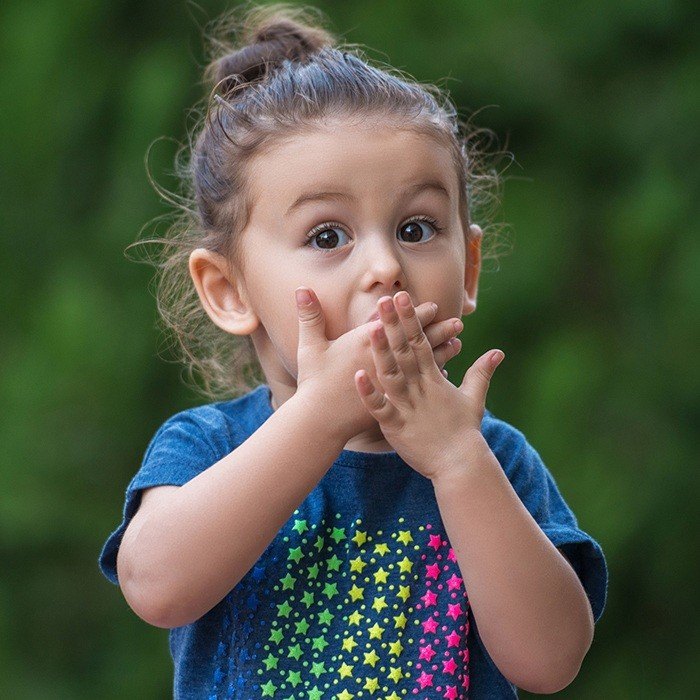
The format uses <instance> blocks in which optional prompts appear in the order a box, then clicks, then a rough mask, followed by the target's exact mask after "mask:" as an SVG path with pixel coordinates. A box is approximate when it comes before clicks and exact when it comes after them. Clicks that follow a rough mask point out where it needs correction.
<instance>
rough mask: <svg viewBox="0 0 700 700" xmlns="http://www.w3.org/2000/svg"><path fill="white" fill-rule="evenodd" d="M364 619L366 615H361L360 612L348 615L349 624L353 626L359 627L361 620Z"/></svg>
mask: <svg viewBox="0 0 700 700" xmlns="http://www.w3.org/2000/svg"><path fill="white" fill-rule="evenodd" d="M363 617H364V615H362V614H360V613H359V612H357V610H355V612H354V613H350V615H348V623H349V624H351V625H358V626H359V624H360V620H361V619H362V618H363Z"/></svg>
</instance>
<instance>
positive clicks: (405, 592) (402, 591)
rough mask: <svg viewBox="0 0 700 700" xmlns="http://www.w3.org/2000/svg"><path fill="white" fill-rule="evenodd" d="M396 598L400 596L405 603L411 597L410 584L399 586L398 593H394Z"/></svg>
mask: <svg viewBox="0 0 700 700" xmlns="http://www.w3.org/2000/svg"><path fill="white" fill-rule="evenodd" d="M396 597H397V598H401V600H403V602H404V603H405V602H406V601H407V600H408V598H410V597H411V587H410V586H399V593H397V594H396Z"/></svg>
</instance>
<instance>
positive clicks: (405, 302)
mask: <svg viewBox="0 0 700 700" xmlns="http://www.w3.org/2000/svg"><path fill="white" fill-rule="evenodd" d="M397 296H398V302H399V306H410V304H411V297H410V295H409V293H408V292H399V294H398V295H397Z"/></svg>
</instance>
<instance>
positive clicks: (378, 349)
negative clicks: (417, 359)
mask: <svg viewBox="0 0 700 700" xmlns="http://www.w3.org/2000/svg"><path fill="white" fill-rule="evenodd" d="M374 324H375V325H374V327H373V328H372V330H371V331H370V341H371V348H372V357H373V358H374V367H375V369H376V373H377V380H378V382H379V384H380V385H381V387H382V389H383V390H384V392H385V393H386V394H388V395H389V396H390V397H397V396H399V395H400V394H401V392H402V389H403V390H405V387H406V377H405V375H404V373H403V370H402V369H401V366H400V365H399V363H398V362H397V361H396V356H395V355H394V352H393V349H392V348H391V346H390V345H389V339H388V338H387V335H386V330H385V328H384V324H383V322H382V321H381V320H379V321H375V322H374Z"/></svg>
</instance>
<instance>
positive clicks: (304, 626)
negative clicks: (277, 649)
mask: <svg viewBox="0 0 700 700" xmlns="http://www.w3.org/2000/svg"><path fill="white" fill-rule="evenodd" d="M310 626H311V625H309V623H308V622H307V621H306V618H304V619H302V620H299V622H297V623H296V627H297V632H296V633H297V634H306V633H307V631H308V629H309V627H310Z"/></svg>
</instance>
